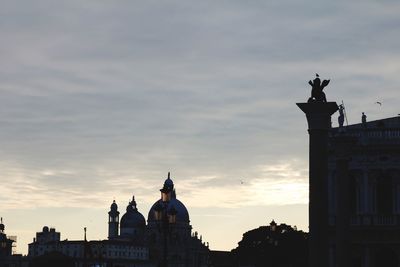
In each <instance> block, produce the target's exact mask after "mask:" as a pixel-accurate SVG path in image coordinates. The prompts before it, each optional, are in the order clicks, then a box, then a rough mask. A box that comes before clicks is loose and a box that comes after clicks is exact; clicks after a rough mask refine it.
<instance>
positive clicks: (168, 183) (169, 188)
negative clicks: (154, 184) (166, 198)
mask: <svg viewBox="0 0 400 267" xmlns="http://www.w3.org/2000/svg"><path fill="white" fill-rule="evenodd" d="M161 190H166V191H172V190H174V182H173V181H172V180H171V177H170V172H168V178H167V179H166V180H165V181H164V186H163V188H162V189H161Z"/></svg>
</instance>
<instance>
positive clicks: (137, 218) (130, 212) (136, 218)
mask: <svg viewBox="0 0 400 267" xmlns="http://www.w3.org/2000/svg"><path fill="white" fill-rule="evenodd" d="M145 225H146V220H145V219H144V217H143V215H142V214H141V213H140V212H139V211H138V210H137V208H136V202H135V199H134V198H133V199H132V201H131V202H129V205H128V206H127V207H126V213H125V214H124V215H123V216H122V218H121V228H142V227H145Z"/></svg>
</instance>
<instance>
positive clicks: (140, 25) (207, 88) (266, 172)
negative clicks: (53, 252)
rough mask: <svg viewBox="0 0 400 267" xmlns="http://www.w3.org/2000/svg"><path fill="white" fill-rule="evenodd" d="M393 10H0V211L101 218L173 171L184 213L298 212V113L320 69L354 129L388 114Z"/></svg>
mask: <svg viewBox="0 0 400 267" xmlns="http://www.w3.org/2000/svg"><path fill="white" fill-rule="evenodd" d="M398 10H399V4H398V3H396V2H395V1H379V2H378V1H373V0H371V1H364V2H363V3H353V2H349V1H335V2H329V3H327V2H318V3H316V2H315V1H302V2H298V1H251V2H246V3H244V2H243V1H218V2H215V1H187V2H184V3H183V2H182V1H172V0H171V1H163V2H160V1H146V2H143V1H113V2H105V1H85V2H84V3H83V2H82V1H59V2H57V3H54V2H52V1H45V0H42V1H35V2H34V3H33V2H26V3H24V4H23V5H21V3H19V2H16V1H3V2H2V10H1V11H0V12H1V16H0V22H1V23H0V33H1V34H2V42H1V44H0V56H1V58H2V60H1V62H0V81H1V84H0V94H1V96H0V123H1V131H0V159H1V160H0V162H1V164H0V171H1V172H0V186H1V190H2V192H4V194H3V195H2V196H1V203H0V207H1V209H2V210H12V209H21V208H22V207H24V208H30V209H33V208H35V207H42V208H44V207H54V208H55V209H57V208H65V207H71V208H74V207H80V206H82V205H83V206H86V207H88V208H89V207H91V208H93V209H97V211H98V209H103V208H104V207H108V206H109V204H110V203H111V201H112V199H113V198H114V197H115V198H116V200H117V201H118V203H120V205H122V206H124V205H125V204H126V203H125V202H126V201H127V200H128V199H130V198H131V196H132V194H135V196H136V197H137V199H138V203H139V207H143V210H146V207H148V206H150V205H151V204H152V203H153V202H154V201H155V200H156V199H157V198H158V197H159V192H158V190H159V188H160V186H161V185H162V182H163V180H164V179H165V176H166V173H167V172H168V171H171V172H172V175H173V178H174V181H175V184H176V187H177V190H178V191H177V192H178V197H181V199H182V200H184V202H185V204H186V205H187V206H188V207H195V208H196V209H201V208H210V207H212V208H221V209H226V210H228V211H227V212H228V213H227V216H228V215H229V212H230V211H232V209H233V208H234V207H237V208H238V209H242V208H244V207H250V206H254V205H255V204H257V203H258V204H260V205H265V206H268V207H272V206H274V205H276V206H279V205H285V204H294V203H299V204H300V205H303V204H302V203H305V199H306V190H307V188H306V181H307V178H306V177H307V174H306V168H307V146H308V136H307V132H306V121H305V118H304V114H302V113H301V112H300V111H299V110H298V108H297V107H296V106H295V103H296V102H300V101H306V99H307V98H308V97H309V93H310V88H309V85H308V84H307V81H308V80H309V79H311V78H313V75H314V73H315V72H318V73H319V74H320V75H321V77H322V78H324V79H325V78H330V79H331V83H330V85H329V86H328V87H327V88H326V94H327V98H328V100H332V101H333V100H336V101H341V100H344V102H345V104H346V110H347V115H348V119H349V122H350V123H355V122H359V120H360V118H359V117H360V113H361V112H362V111H365V112H366V114H367V115H368V119H369V120H372V119H378V118H384V117H391V116H396V115H397V114H398V113H399V111H398V110H397V108H398V104H397V103H398V101H397V100H398V92H397V89H398V84H399V83H400V78H399V76H398V75H397V73H398V64H396V63H397V62H398V61H399V56H398V47H399V42H400V38H399V37H398V34H396V33H397V31H398V28H399V24H400V20H399V19H398ZM375 101H382V103H383V105H382V107H379V109H378V107H377V106H375V105H373V103H374V102H375ZM333 122H334V124H336V118H333ZM240 180H244V181H245V183H244V184H243V185H242V184H240ZM21 196H23V198H22V197H21ZM210 196H212V198H211V199H212V201H211V200H210ZM210 214H213V213H210ZM224 214H225V213H224ZM46 219H49V218H48V217H47V218H46ZM43 220H45V218H44V219H43ZM35 230H37V229H35Z"/></svg>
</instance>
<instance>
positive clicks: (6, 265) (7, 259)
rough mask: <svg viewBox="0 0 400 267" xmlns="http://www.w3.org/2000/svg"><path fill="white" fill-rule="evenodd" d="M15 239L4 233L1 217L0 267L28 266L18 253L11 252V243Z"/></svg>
mask: <svg viewBox="0 0 400 267" xmlns="http://www.w3.org/2000/svg"><path fill="white" fill-rule="evenodd" d="M14 242H15V240H14V239H13V238H10V237H8V236H7V235H6V234H5V225H4V223H3V218H1V219H0V267H25V266H28V262H27V261H26V259H25V258H24V257H23V256H22V255H20V254H13V252H12V249H13V243H14Z"/></svg>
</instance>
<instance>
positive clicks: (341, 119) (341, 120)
mask: <svg viewBox="0 0 400 267" xmlns="http://www.w3.org/2000/svg"><path fill="white" fill-rule="evenodd" d="M338 123H339V128H343V124H344V105H343V104H340V105H339V117H338Z"/></svg>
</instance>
